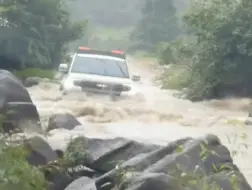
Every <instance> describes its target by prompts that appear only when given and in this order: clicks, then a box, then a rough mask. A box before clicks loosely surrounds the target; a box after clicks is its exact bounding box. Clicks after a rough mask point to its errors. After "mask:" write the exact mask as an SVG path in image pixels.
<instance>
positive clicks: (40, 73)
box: [15, 68, 56, 79]
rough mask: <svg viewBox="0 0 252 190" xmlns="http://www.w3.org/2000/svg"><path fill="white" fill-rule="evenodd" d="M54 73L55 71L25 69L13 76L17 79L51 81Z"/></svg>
mask: <svg viewBox="0 0 252 190" xmlns="http://www.w3.org/2000/svg"><path fill="white" fill-rule="evenodd" d="M55 73H56V71H55V70H51V69H39V68H27V69H23V70H20V71H16V72H15V75H16V76H18V77H19V78H27V77H39V78H47V79H53V78H54V76H55Z"/></svg>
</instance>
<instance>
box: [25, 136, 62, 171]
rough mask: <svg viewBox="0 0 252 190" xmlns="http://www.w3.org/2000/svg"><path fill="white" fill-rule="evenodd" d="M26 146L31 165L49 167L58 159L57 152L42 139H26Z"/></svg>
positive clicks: (36, 137)
mask: <svg viewBox="0 0 252 190" xmlns="http://www.w3.org/2000/svg"><path fill="white" fill-rule="evenodd" d="M24 146H25V148H26V149H27V150H28V153H29V154H28V156H27V160H28V162H29V163H30V164H31V165H34V166H41V165H47V164H49V163H50V162H54V161H56V160H57V159H58V155H57V154H56V152H55V151H54V150H53V149H52V148H51V146H50V145H49V144H48V143H47V142H46V141H45V140H44V139H42V138H41V137H38V136H35V137H32V138H29V139H25V140H24Z"/></svg>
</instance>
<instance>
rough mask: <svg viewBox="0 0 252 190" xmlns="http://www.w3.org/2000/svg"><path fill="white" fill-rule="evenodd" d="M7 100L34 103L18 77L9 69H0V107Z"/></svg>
mask: <svg viewBox="0 0 252 190" xmlns="http://www.w3.org/2000/svg"><path fill="white" fill-rule="evenodd" d="M7 102H29V103H32V100H31V97H30V95H29V93H28V91H27V90H26V89H25V87H24V86H23V85H22V83H21V82H20V81H19V79H17V77H15V76H14V75H13V74H12V73H11V72H9V71H6V70H0V108H2V107H3V106H4V104H5V103H7Z"/></svg>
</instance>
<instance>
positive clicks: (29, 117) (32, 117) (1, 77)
mask: <svg viewBox="0 0 252 190" xmlns="http://www.w3.org/2000/svg"><path fill="white" fill-rule="evenodd" d="M0 114H1V115H4V116H5V118H4V125H3V128H4V131H5V132H9V131H10V130H16V129H18V130H21V131H22V130H23V129H24V128H29V129H35V130H36V131H41V130H42V129H41V124H40V119H39V114H38V112H37V108H36V106H35V105H34V104H33V102H32V100H31V97H30V95H29V93H28V91H27V90H26V88H25V87H24V86H23V85H22V83H21V82H20V81H19V80H18V79H17V77H15V76H14V75H13V74H12V73H11V72H9V71H6V70H0Z"/></svg>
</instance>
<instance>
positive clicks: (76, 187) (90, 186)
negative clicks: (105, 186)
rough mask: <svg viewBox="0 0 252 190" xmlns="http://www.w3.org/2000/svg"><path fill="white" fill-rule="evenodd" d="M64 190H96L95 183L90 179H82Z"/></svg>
mask: <svg viewBox="0 0 252 190" xmlns="http://www.w3.org/2000/svg"><path fill="white" fill-rule="evenodd" d="M64 190H96V186H95V181H94V180H93V179H90V178H88V177H81V178H79V179H77V180H75V181H73V182H72V183H71V184H69V185H68V186H67V187H66V188H65V189H64Z"/></svg>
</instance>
